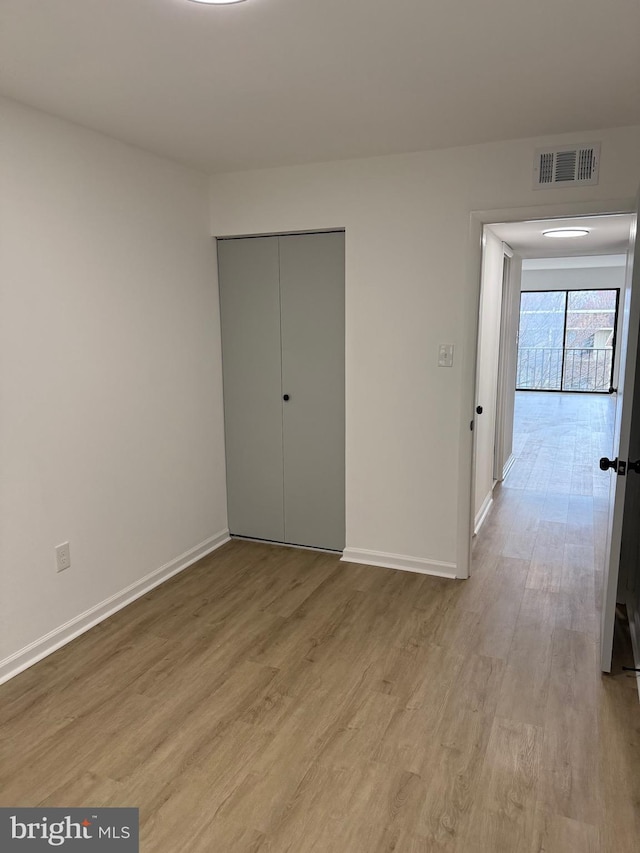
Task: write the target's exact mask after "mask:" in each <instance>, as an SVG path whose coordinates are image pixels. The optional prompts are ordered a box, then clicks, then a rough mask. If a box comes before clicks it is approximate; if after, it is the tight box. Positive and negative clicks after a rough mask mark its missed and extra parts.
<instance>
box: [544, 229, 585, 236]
mask: <svg viewBox="0 0 640 853" xmlns="http://www.w3.org/2000/svg"><path fill="white" fill-rule="evenodd" d="M588 234H589V231H588V230H587V229H586V228H552V229H551V230H550V231H543V232H542V235H543V237H558V238H566V237H586V236H587V235H588Z"/></svg>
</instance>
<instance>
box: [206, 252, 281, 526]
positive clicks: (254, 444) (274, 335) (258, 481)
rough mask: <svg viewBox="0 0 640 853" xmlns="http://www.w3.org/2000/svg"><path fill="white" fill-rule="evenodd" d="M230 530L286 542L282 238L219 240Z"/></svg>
mask: <svg viewBox="0 0 640 853" xmlns="http://www.w3.org/2000/svg"><path fill="white" fill-rule="evenodd" d="M218 271H219V280H220V313H221V321H222V322H221V326H222V369H223V379H224V420H225V442H226V457H227V500H228V506H229V530H230V531H231V533H234V534H236V535H238V536H254V537H256V538H259V539H273V540H276V541H278V542H282V541H284V511H283V501H284V496H283V476H282V470H283V458H282V393H281V355H280V353H281V344H280V290H279V264H278V238H277V237H258V238H250V239H241V240H219V241H218Z"/></svg>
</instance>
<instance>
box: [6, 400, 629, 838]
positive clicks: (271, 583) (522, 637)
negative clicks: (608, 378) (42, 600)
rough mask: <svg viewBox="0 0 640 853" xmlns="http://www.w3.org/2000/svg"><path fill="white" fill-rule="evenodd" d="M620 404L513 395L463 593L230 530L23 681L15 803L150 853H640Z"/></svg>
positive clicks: (18, 695) (11, 715)
mask: <svg viewBox="0 0 640 853" xmlns="http://www.w3.org/2000/svg"><path fill="white" fill-rule="evenodd" d="M611 405H612V403H611V400H610V398H608V397H578V396H577V395H552V394H519V395H518V401H517V435H516V445H515V451H516V454H517V461H516V463H515V465H514V466H513V468H512V471H511V473H510V475H509V477H508V479H507V481H506V482H505V484H504V485H503V486H502V487H499V488H498V489H497V490H496V500H495V506H494V508H493V510H492V512H491V513H490V515H489V516H488V518H487V520H486V522H485V525H484V526H483V528H482V530H481V532H480V534H479V535H478V537H477V541H476V542H475V546H474V564H473V569H474V570H473V574H472V577H471V579H470V580H469V581H466V582H463V581H448V580H445V579H438V578H433V577H427V576H422V575H415V574H410V573H405V572H395V571H392V570H387V569H381V568H370V567H366V566H356V565H349V564H345V563H341V562H339V560H338V559H337V558H336V557H334V556H332V555H329V554H322V553H314V552H310V551H300V550H292V549H286V548H279V547H274V546H269V545H263V544H258V543H249V542H241V541H233V542H231V543H229V544H228V545H225V546H224V547H223V548H222V549H220V550H219V551H217V552H216V553H215V554H213V555H211V556H210V557H208V558H205V559H203V560H201V561H200V562H199V563H197V564H196V565H194V566H193V567H191V568H190V569H188V570H187V571H185V572H184V573H182V574H180V575H178V576H176V577H175V578H173V579H172V580H170V581H168V582H167V583H165V584H164V585H162V586H161V587H159V588H158V589H156V590H154V591H153V592H152V593H150V594H149V595H146V596H145V597H144V598H142V599H140V600H138V601H137V602H135V603H134V604H132V605H131V606H130V607H128V608H126V609H125V610H123V611H121V612H120V613H117V614H116V615H114V616H113V617H111V618H110V619H109V620H108V621H106V622H103V623H102V624H100V625H98V626H97V627H96V628H94V629H92V630H91V631H90V632H89V633H87V634H85V635H84V636H82V637H80V638H78V639H77V640H75V641H74V642H73V643H71V644H70V645H68V646H66V647H65V648H63V649H61V650H60V651H58V652H57V653H55V654H54V655H52V656H51V657H49V658H47V659H46V660H44V661H42V662H41V663H39V664H38V665H36V666H34V667H32V668H31V669H29V670H28V671H26V672H24V673H22V674H21V675H20V676H18V677H17V678H15V679H13V680H12V681H11V682H9V683H7V684H5V685H3V686H2V687H0V750H1V756H0V805H2V806H37V805H39V806H46V805H50V806H63V807H72V806H137V807H139V808H140V818H141V828H142V829H141V839H142V842H141V850H142V851H143V853H249V851H252V853H258V851H259V853H267V851H268V852H269V853H311V851H313V853H385V852H386V851H395V853H431V851H451V853H541V851H545V853H596V852H597V853H614V851H615V853H637V851H638V849H639V848H640V842H639V839H640V806H639V803H640V708H639V706H638V696H637V692H636V689H635V681H634V679H632V678H629V677H627V675H626V674H623V673H622V672H621V671H620V666H619V664H620V662H621V661H622V660H623V659H624V655H625V654H626V647H625V637H624V635H623V633H622V632H621V633H620V635H619V637H618V638H617V645H618V661H617V664H616V671H615V672H614V674H613V675H612V676H607V677H602V676H601V675H600V673H599V671H598V663H597V652H596V649H597V636H598V598H599V589H600V569H599V566H600V562H601V557H602V530H603V525H604V513H605V510H606V492H607V488H608V479H607V475H601V474H600V472H599V471H598V470H597V468H596V467H595V466H594V461H595V460H596V459H597V457H598V456H599V455H602V454H603V453H605V452H607V451H608V450H609V449H610V448H609V444H608V433H609V430H610V427H611V417H612V412H611Z"/></svg>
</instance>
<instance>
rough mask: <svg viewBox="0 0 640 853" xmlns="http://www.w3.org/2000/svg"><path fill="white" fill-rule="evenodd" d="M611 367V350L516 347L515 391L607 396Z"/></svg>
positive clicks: (608, 348)
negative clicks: (567, 392)
mask: <svg viewBox="0 0 640 853" xmlns="http://www.w3.org/2000/svg"><path fill="white" fill-rule="evenodd" d="M563 352H564V374H563ZM612 363H613V348H612V347H604V348H601V349H594V348H589V347H572V348H563V347H519V348H518V372H517V379H516V387H517V388H518V389H519V390H521V391H525V390H531V391H600V392H608V391H609V388H610V385H611V367H612Z"/></svg>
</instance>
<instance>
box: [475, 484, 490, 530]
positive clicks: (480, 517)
mask: <svg viewBox="0 0 640 853" xmlns="http://www.w3.org/2000/svg"><path fill="white" fill-rule="evenodd" d="M492 506H493V494H492V492H489V494H488V495H487V496H486V498H485V499H484V500H483V502H482V506H481V507H480V509H479V510H478V514H477V515H476V517H475V521H474V523H473V535H474V536H475V535H476V533H477V532H478V531H479V530H480V528H481V527H482V525H483V524H484V522H485V519H486V517H487V516H488V515H489V512H490V511H491V507H492Z"/></svg>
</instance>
